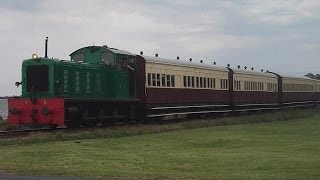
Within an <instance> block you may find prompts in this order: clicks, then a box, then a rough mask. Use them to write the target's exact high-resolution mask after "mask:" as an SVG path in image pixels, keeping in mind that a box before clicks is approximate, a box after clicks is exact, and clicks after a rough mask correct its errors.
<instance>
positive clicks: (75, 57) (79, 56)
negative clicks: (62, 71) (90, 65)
mask: <svg viewBox="0 0 320 180" xmlns="http://www.w3.org/2000/svg"><path fill="white" fill-rule="evenodd" d="M71 61H76V62H83V61H84V54H82V53H81V54H75V55H73V56H72V57H71Z"/></svg>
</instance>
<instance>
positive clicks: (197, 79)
mask: <svg viewBox="0 0 320 180" xmlns="http://www.w3.org/2000/svg"><path fill="white" fill-rule="evenodd" d="M196 87H197V88H199V77H196Z"/></svg>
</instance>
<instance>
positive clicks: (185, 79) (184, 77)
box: [183, 76, 187, 87]
mask: <svg viewBox="0 0 320 180" xmlns="http://www.w3.org/2000/svg"><path fill="white" fill-rule="evenodd" d="M183 86H184V87H187V77H186V76H183Z"/></svg>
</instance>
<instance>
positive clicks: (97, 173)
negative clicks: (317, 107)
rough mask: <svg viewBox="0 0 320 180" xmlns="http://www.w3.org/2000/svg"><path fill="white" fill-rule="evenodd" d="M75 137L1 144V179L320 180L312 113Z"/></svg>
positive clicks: (317, 118)
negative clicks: (11, 176) (5, 175)
mask: <svg viewBox="0 0 320 180" xmlns="http://www.w3.org/2000/svg"><path fill="white" fill-rule="evenodd" d="M257 117H260V118H262V119H263V118H266V117H268V116H267V115H261V116H257ZM269 117H273V116H272V115H270V116H269ZM242 118H245V117H242ZM250 118H251V117H248V119H250ZM258 119H259V118H258ZM176 129H177V128H176ZM91 133H93V134H96V132H91ZM138 134H139V133H138ZM133 135H136V134H133ZM67 137H74V136H72V135H68V136H67ZM77 137H78V136H77ZM79 137H82V138H80V139H81V140H76V138H73V139H74V140H66V139H65V138H62V139H63V140H64V141H58V140H57V139H55V140H54V142H44V141H30V143H26V144H21V143H15V144H10V143H7V144H6V143H3V144H2V145H1V146H0V174H1V172H2V173H13V174H19V175H20V174H29V175H30V174H31V175H64V176H65V175H71V176H94V177H124V178H132V177H133V178H139V179H140V178H145V179H150V178H160V179H212V178H216V179H229V178H232V179H233V178H240V179H319V178H320V141H319V139H320V113H317V112H313V113H312V115H310V116H306V117H303V118H299V119H295V120H290V121H278V122H269V123H255V124H238V125H230V126H212V127H203V128H196V129H184V130H176V131H169V132H165V133H157V134H142V135H139V136H127V137H122V136H116V137H119V138H105V137H103V136H102V137H100V138H99V139H86V138H83V136H79ZM71 139H72V138H71Z"/></svg>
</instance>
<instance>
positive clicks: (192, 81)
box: [191, 76, 194, 88]
mask: <svg viewBox="0 0 320 180" xmlns="http://www.w3.org/2000/svg"><path fill="white" fill-rule="evenodd" d="M191 86H192V87H193V88H194V77H193V76H192V77H191Z"/></svg>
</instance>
